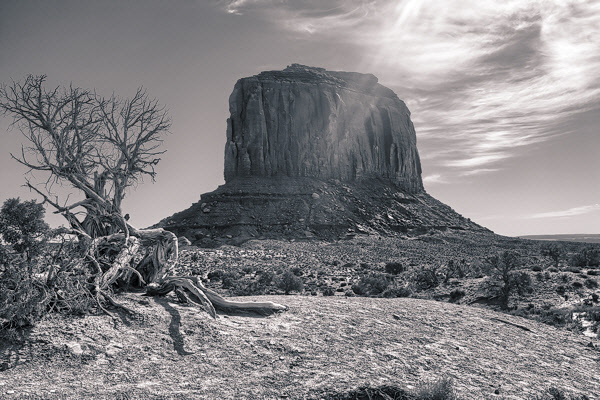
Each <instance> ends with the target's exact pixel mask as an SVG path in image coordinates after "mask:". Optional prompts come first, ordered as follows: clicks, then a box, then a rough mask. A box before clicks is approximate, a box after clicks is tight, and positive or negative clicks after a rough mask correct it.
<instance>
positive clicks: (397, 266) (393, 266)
mask: <svg viewBox="0 0 600 400" xmlns="http://www.w3.org/2000/svg"><path fill="white" fill-rule="evenodd" d="M405 270H406V268H404V266H403V265H402V264H401V263H399V262H389V263H387V264H385V272H387V273H388V274H393V275H398V274H399V273H401V272H404V271H405Z"/></svg>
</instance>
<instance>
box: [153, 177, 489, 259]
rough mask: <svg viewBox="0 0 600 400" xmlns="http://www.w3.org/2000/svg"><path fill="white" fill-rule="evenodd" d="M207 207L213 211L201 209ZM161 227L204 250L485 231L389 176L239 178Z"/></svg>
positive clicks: (204, 197) (423, 193) (160, 224)
mask: <svg viewBox="0 0 600 400" xmlns="http://www.w3.org/2000/svg"><path fill="white" fill-rule="evenodd" d="M207 204H210V205H211V207H212V209H211V212H210V213H205V212H203V206H206V205H207ZM158 226H160V227H163V228H165V229H168V230H170V231H172V232H174V233H176V234H177V235H178V236H185V237H187V238H188V239H190V240H191V241H192V243H194V244H197V245H201V246H204V247H213V246H216V245H218V244H222V243H232V244H239V243H241V242H243V241H246V240H249V239H253V238H287V239H306V238H313V237H314V238H321V239H326V240H332V239H339V238H350V237H355V236H356V235H357V234H363V235H368V234H381V235H386V236H397V235H410V236H415V235H417V236H418V235H427V234H428V233H430V232H431V231H444V230H446V229H450V230H475V231H483V230H485V228H482V227H481V226H479V225H477V224H475V223H473V222H471V221H470V220H468V219H466V218H463V217H462V216H461V215H459V214H458V213H456V212H455V211H454V210H452V209H451V208H450V207H448V206H446V205H444V204H443V203H441V202H439V201H437V200H435V199H434V198H433V197H431V196H429V195H428V194H427V193H425V192H421V193H407V192H403V191H402V190H401V189H400V188H399V187H398V186H396V185H395V184H394V183H393V182H391V181H388V180H385V179H373V180H370V181H362V182H341V181H339V180H337V181H336V180H329V181H322V180H320V179H316V178H309V177H247V178H236V179H234V180H231V181H230V182H227V183H226V184H225V185H222V186H220V187H219V188H218V189H217V190H215V191H214V192H211V193H205V194H203V195H202V197H201V200H200V201H199V202H198V203H196V204H193V205H192V206H191V207H190V208H189V209H187V210H184V211H182V212H180V213H177V214H175V215H173V216H171V217H169V218H166V219H164V220H163V221H161V222H160V223H159V224H158ZM307 232H309V233H310V234H307ZM228 236H229V238H228ZM428 240H433V239H428Z"/></svg>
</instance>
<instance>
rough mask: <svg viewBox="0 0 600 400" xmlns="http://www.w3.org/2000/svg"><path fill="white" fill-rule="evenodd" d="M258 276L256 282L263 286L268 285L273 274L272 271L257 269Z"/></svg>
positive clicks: (271, 280)
mask: <svg viewBox="0 0 600 400" xmlns="http://www.w3.org/2000/svg"><path fill="white" fill-rule="evenodd" d="M259 273H260V277H259V278H258V283H260V284H261V285H263V286H268V285H270V284H271V283H272V282H273V278H274V277H275V274H274V273H273V272H272V271H259Z"/></svg>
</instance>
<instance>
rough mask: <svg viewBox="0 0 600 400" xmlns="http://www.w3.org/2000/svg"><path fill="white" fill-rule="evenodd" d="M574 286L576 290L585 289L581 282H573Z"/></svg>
mask: <svg viewBox="0 0 600 400" xmlns="http://www.w3.org/2000/svg"><path fill="white" fill-rule="evenodd" d="M572 285H573V287H574V288H582V287H583V283H581V282H579V281H573V283H572Z"/></svg>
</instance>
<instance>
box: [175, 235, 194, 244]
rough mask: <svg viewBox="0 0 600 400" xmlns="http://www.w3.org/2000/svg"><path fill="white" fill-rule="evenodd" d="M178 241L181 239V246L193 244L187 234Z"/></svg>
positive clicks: (179, 239)
mask: <svg viewBox="0 0 600 400" xmlns="http://www.w3.org/2000/svg"><path fill="white" fill-rule="evenodd" d="M178 241H179V246H191V245H192V242H190V240H189V239H188V238H186V237H185V236H182V237H180V238H178Z"/></svg>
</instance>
